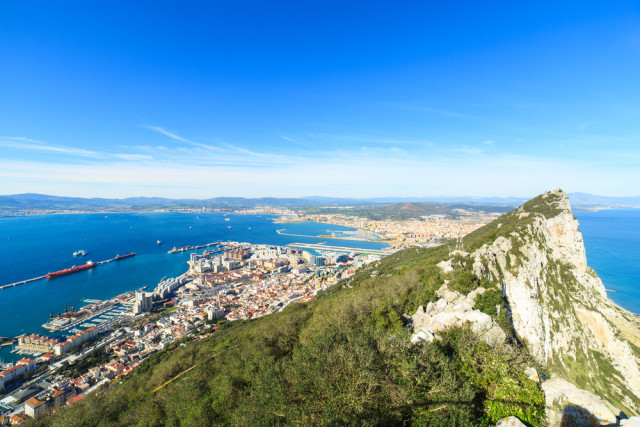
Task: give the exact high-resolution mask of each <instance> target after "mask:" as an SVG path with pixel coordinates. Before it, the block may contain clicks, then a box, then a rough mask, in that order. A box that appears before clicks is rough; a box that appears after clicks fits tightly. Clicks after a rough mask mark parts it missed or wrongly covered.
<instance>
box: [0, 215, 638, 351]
mask: <svg viewBox="0 0 640 427" xmlns="http://www.w3.org/2000/svg"><path fill="white" fill-rule="evenodd" d="M575 215H576V217H577V218H578V221H579V222H580V230H581V231H582V234H583V238H584V243H585V247H586V252H587V263H588V264H589V266H591V267H592V268H593V269H594V270H595V271H596V272H597V273H598V275H599V276H600V278H601V279H602V281H603V283H604V285H605V287H606V288H607V289H611V290H614V291H615V292H608V295H609V297H610V298H611V299H612V300H613V301H614V302H616V303H617V304H619V305H620V306H622V307H624V308H626V309H627V310H630V311H632V312H634V313H640V286H639V284H638V278H640V210H632V209H626V210H625V209H620V210H600V211H597V212H575ZM225 218H229V221H225ZM273 218H274V217H271V216H268V215H262V216H257V215H235V214H230V215H229V216H228V217H225V216H224V215H222V214H211V213H199V214H196V213H188V214H187V213H141V214H140V213H120V214H108V215H106V217H105V215H104V214H74V215H70V214H68V215H37V216H27V217H20V218H0V285H4V284H7V283H13V282H16V281H19V280H24V279H27V278H31V277H36V276H41V275H43V274H46V273H47V272H50V271H56V270H60V269H64V268H68V267H71V266H72V265H74V264H75V265H79V264H81V263H84V262H86V261H88V260H93V261H100V260H103V259H108V258H113V257H114V256H115V255H117V254H120V255H123V254H127V253H130V252H136V253H137V255H136V256H135V257H133V258H129V259H126V260H122V261H119V262H112V263H108V264H103V265H100V266H98V267H97V268H95V269H92V270H88V271H83V272H79V273H74V274H71V275H69V276H64V277H60V278H56V279H52V280H46V279H45V280H40V281H37V282H32V283H27V284H24V285H20V286H16V287H13V288H9V289H4V290H1V291H0V336H16V335H19V334H22V333H34V332H35V333H43V334H45V333H47V331H46V330H44V329H42V328H41V325H42V324H43V323H45V322H46V321H47V320H48V318H49V314H50V313H51V312H53V313H54V314H57V313H59V312H61V311H64V309H65V307H67V306H74V305H75V306H82V305H83V304H84V303H83V300H84V299H100V300H102V299H107V298H111V297H113V296H115V295H118V294H120V293H123V292H126V291H131V290H134V289H138V288H140V287H142V286H149V287H150V288H153V287H154V286H155V285H156V284H157V283H158V282H159V281H160V280H161V279H162V278H163V277H165V276H167V277H172V276H178V275H180V274H182V273H184V272H185V271H186V269H187V265H186V262H187V260H188V259H189V254H190V252H184V253H177V254H168V253H167V251H168V250H169V249H171V248H172V247H173V246H177V247H181V246H187V245H192V246H194V245H201V244H205V243H210V242H216V241H221V240H233V241H246V242H251V243H256V244H259V243H264V244H274V245H286V244H288V243H292V242H300V243H320V242H326V243H327V244H328V245H336V246H345V247H360V248H368V249H377V248H381V247H384V246H386V245H385V244H382V243H375V242H358V241H349V240H331V239H324V238H317V237H300V236H287V235H280V234H278V233H277V232H276V230H278V229H286V230H285V232H286V233H290V234H298V235H309V236H317V235H323V234H328V230H351V229H350V228H347V227H340V226H335V225H328V224H319V223H294V224H278V223H274V222H273ZM227 226H231V227H232V228H231V229H228V228H227ZM249 227H251V230H249ZM157 240H161V241H162V245H161V246H159V245H157V243H156V241H157ZM78 249H84V250H86V251H88V255H87V257H86V258H82V257H80V258H78V257H75V258H74V257H73V256H72V254H73V252H74V251H76V250H78ZM0 358H3V359H4V360H5V361H8V360H11V359H13V358H14V357H12V355H10V354H9V353H8V348H0Z"/></svg>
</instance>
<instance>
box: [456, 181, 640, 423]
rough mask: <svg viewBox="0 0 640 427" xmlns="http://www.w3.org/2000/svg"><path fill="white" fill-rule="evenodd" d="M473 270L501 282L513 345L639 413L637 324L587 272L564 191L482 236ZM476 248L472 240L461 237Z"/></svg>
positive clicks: (522, 209) (639, 334) (639, 332)
mask: <svg viewBox="0 0 640 427" xmlns="http://www.w3.org/2000/svg"><path fill="white" fill-rule="evenodd" d="M484 233H488V235H489V236H492V237H493V239H488V240H487V239H486V238H485V239H484V240H483V242H487V241H489V242H490V243H485V244H484V245H482V246H480V247H478V248H473V247H472V248H470V249H471V250H472V252H471V254H470V258H471V261H472V262H473V269H474V272H475V273H476V274H477V275H478V276H481V277H487V278H489V279H491V280H496V281H498V282H500V283H501V284H502V288H503V296H504V298H505V301H506V304H507V306H508V308H509V310H510V312H511V318H512V323H513V328H514V330H515V332H516V335H517V337H518V339H519V340H520V341H521V342H523V343H524V344H525V345H526V346H527V348H528V349H529V351H530V353H531V354H532V355H533V356H534V357H535V358H536V359H537V360H538V361H539V362H540V363H542V364H544V365H546V366H547V368H548V370H549V372H550V373H551V376H553V377H561V378H566V379H568V380H569V381H571V382H572V383H574V384H576V385H577V386H579V387H581V388H585V389H588V390H591V391H593V392H595V393H596V394H597V395H599V396H601V397H603V398H605V399H606V400H608V401H609V402H610V403H611V404H612V405H615V406H619V407H622V408H621V409H624V410H625V412H626V413H627V414H634V413H637V408H640V369H639V365H640V350H639V349H638V348H639V347H640V322H639V321H638V319H637V318H636V317H635V316H634V315H633V314H631V313H629V312H627V311H625V310H623V309H622V308H620V307H618V306H617V305H615V304H614V303H613V302H611V301H610V300H608V299H607V295H606V292H605V289H604V286H603V284H602V282H601V281H600V279H599V278H598V276H597V275H596V273H595V272H594V271H593V270H592V269H591V268H589V267H588V266H587V259H586V255H585V249H584V244H583V240H582V234H581V233H580V231H579V229H578V221H577V220H576V218H575V217H574V216H573V214H572V213H571V207H570V204H569V199H568V197H567V195H566V194H565V193H564V192H562V191H553V192H549V193H545V194H543V195H542V196H539V197H538V198H536V199H533V200H532V201H530V202H527V203H526V204H524V205H523V206H521V207H519V208H518V209H516V210H514V211H512V212H510V213H509V214H506V215H504V216H503V217H501V218H500V219H498V220H497V221H496V223H493V224H492V225H491V226H490V227H489V231H487V230H485V231H484ZM466 242H467V244H468V245H470V246H473V235H471V236H469V238H467V239H466Z"/></svg>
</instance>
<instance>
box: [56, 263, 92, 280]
mask: <svg viewBox="0 0 640 427" xmlns="http://www.w3.org/2000/svg"><path fill="white" fill-rule="evenodd" d="M95 266H96V263H95V262H93V261H89V262H88V263H86V264H84V265H79V266H77V267H71V268H67V269H65V270H60V271H54V272H53V273H48V274H47V279H53V278H54V277H60V276H66V275H67V274H71V273H76V272H78V271H83V270H88V269H90V268H93V267H95Z"/></svg>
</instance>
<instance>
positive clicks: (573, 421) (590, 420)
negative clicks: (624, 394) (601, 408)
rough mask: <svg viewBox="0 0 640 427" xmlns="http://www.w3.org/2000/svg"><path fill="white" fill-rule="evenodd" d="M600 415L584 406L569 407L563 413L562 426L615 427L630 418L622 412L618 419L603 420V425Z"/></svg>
mask: <svg viewBox="0 0 640 427" xmlns="http://www.w3.org/2000/svg"><path fill="white" fill-rule="evenodd" d="M598 415H599V414H597V413H592V412H591V411H589V410H588V409H585V408H583V407H582V406H577V405H567V406H565V407H564V410H563V411H562V421H561V422H560V425H561V426H562V427H573V426H581V427H582V426H605V427H614V426H619V425H620V419H626V418H628V417H627V416H626V415H625V413H624V412H622V411H621V412H620V414H618V416H617V417H616V418H614V419H613V420H607V419H604V420H602V421H603V422H604V423H603V424H601V423H600V421H599V417H598Z"/></svg>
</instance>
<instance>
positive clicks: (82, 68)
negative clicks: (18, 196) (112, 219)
mask: <svg viewBox="0 0 640 427" xmlns="http://www.w3.org/2000/svg"><path fill="white" fill-rule="evenodd" d="M132 3H134V2H117V1H111V2H77V3H75V4H74V2H63V3H52V2H34V1H20V2H2V3H0V194H14V193H22V192H38V193H47V194H56V195H68V196H104V197H123V196H140V195H142V196H166V197H202V198H205V197H215V196H246V197H256V196H258V197H259V196H287V197H288V196H309V195H325V196H349V197H370V196H438V195H459V196H462V195H471V196H523V197H525V196H533V195H535V194H537V193H541V192H543V191H546V190H548V189H551V188H555V187H561V188H563V189H565V190H567V191H584V192H589V193H594V194H602V195H611V196H631V195H640V188H639V185H638V183H640V4H639V3H638V2H628V1H616V2H605V1H601V2H589V1H581V2H541V1H538V2H528V3H529V4H528V5H526V4H520V3H524V2H513V1H509V2H507V1H504V2H461V1H452V2H424V1H423V2H371V1H369V2H330V1H322V2H320V1H318V2H243V1H233V2H229V1H225V2H194V1H185V2H179V3H178V2H167V1H156V2H148V3H145V2H135V3H136V4H132ZM445 3H446V4H445ZM559 3H561V4H559Z"/></svg>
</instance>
